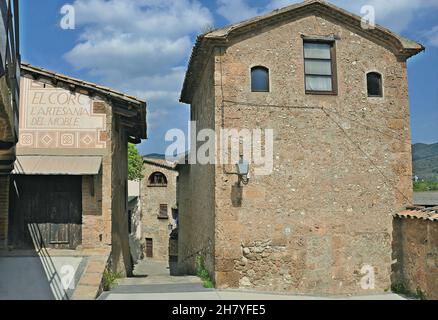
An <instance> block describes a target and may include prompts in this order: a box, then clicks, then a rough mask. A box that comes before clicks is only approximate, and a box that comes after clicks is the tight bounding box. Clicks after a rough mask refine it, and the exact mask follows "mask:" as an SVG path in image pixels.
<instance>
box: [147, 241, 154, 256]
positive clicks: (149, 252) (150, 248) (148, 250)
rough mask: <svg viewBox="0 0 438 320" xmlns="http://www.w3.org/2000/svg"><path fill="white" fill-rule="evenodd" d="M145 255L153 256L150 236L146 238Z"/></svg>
mask: <svg viewBox="0 0 438 320" xmlns="http://www.w3.org/2000/svg"><path fill="white" fill-rule="evenodd" d="M146 257H147V258H153V257H154V248H153V240H152V239H151V238H146Z"/></svg>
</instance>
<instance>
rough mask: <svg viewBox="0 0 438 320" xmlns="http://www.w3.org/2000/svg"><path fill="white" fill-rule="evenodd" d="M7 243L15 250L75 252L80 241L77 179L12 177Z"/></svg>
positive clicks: (80, 193)
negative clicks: (39, 247) (40, 246)
mask: <svg viewBox="0 0 438 320" xmlns="http://www.w3.org/2000/svg"><path fill="white" fill-rule="evenodd" d="M12 180H13V183H12V187H11V216H10V219H9V220H10V230H11V231H10V233H9V234H10V237H9V240H10V243H11V245H12V246H14V247H15V248H23V249H24V248H26V249H28V248H33V245H34V244H33V243H34V241H38V242H40V244H43V245H44V246H45V247H48V248H57V249H76V247H77V246H78V245H80V244H81V242H82V190H81V184H82V179H81V177H77V176H14V177H13V178H12Z"/></svg>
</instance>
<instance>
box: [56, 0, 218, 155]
mask: <svg viewBox="0 0 438 320" xmlns="http://www.w3.org/2000/svg"><path fill="white" fill-rule="evenodd" d="M73 6H74V8H75V12H76V28H79V30H81V35H80V37H79V39H78V43H77V44H76V45H75V46H74V47H73V48H72V49H71V50H70V51H69V52H67V53H66V54H65V56H64V58H65V59H66V60H67V61H68V62H69V63H70V64H71V65H72V66H73V67H75V68H76V69H79V70H83V71H85V72H88V73H89V74H90V75H92V76H93V77H94V78H95V79H96V78H97V79H99V80H98V81H99V82H101V83H102V84H104V85H107V86H110V87H113V88H115V89H117V90H121V91H123V92H126V93H129V94H132V95H134V96H137V97H139V98H142V99H145V100H147V102H148V123H149V129H150V130H149V131H150V133H151V131H152V130H153V129H154V128H155V129H156V128H158V127H160V128H159V129H160V130H164V129H165V128H166V126H170V127H172V128H173V127H174V126H176V125H177V124H178V121H180V122H181V121H182V122H183V123H185V122H186V117H187V109H186V108H184V107H182V106H181V105H180V104H179V103H178V98H179V92H180V90H181V86H182V82H183V79H184V73H185V69H186V65H187V60H188V57H189V54H190V50H191V48H192V41H191V38H192V36H193V35H194V34H198V33H200V32H201V31H202V29H203V28H204V27H205V26H206V25H211V24H212V22H213V18H212V14H211V12H210V11H209V9H208V8H206V7H205V6H203V5H202V4H201V2H200V1H197V0H177V1H174V0H135V1H134V0H75V1H74V3H73ZM150 136H152V137H154V136H156V134H154V133H153V134H150ZM160 138H161V137H156V139H157V140H158V139H160ZM148 143H152V144H153V145H159V144H160V143H162V142H161V141H150V140H149V141H148ZM158 151H159V150H158Z"/></svg>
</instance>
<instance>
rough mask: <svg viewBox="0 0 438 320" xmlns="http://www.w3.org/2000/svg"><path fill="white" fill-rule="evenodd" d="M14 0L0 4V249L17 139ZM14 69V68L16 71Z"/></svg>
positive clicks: (4, 235)
mask: <svg viewBox="0 0 438 320" xmlns="http://www.w3.org/2000/svg"><path fill="white" fill-rule="evenodd" d="M18 8H19V7H18V0H15V1H5V0H3V1H1V6H0V13H1V14H0V39H1V40H0V48H1V49H0V249H3V248H5V247H6V246H7V234H8V212H9V173H10V172H11V171H12V169H13V168H14V161H15V156H16V155H15V145H16V143H17V140H18V105H19V96H20V95H19V92H20V87H19V81H18V80H17V74H18V78H19V68H20V39H19V34H20V31H19V30H20V29H19V16H18ZM17 70H18V71H17Z"/></svg>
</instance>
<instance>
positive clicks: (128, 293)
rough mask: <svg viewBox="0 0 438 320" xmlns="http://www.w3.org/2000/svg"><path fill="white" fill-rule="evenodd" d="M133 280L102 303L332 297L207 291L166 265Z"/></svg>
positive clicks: (143, 266)
mask: <svg viewBox="0 0 438 320" xmlns="http://www.w3.org/2000/svg"><path fill="white" fill-rule="evenodd" d="M134 274H135V277H134V278H125V279H121V280H119V282H118V286H117V287H115V288H114V289H113V290H111V291H110V292H104V293H103V294H102V295H101V296H100V298H99V299H101V300H330V299H333V297H316V296H300V295H285V294H275V293H261V292H248V291H241V290H215V289H206V288H204V287H203V286H202V283H201V281H200V279H199V278H198V277H193V276H184V277H172V276H170V275H169V270H168V268H167V263H157V262H141V263H140V264H138V265H137V266H136V268H135V270H134ZM337 299H343V300H345V299H348V300H368V299H373V300H404V298H403V297H401V296H399V295H396V294H383V295H370V296H355V297H338V298H337Z"/></svg>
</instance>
